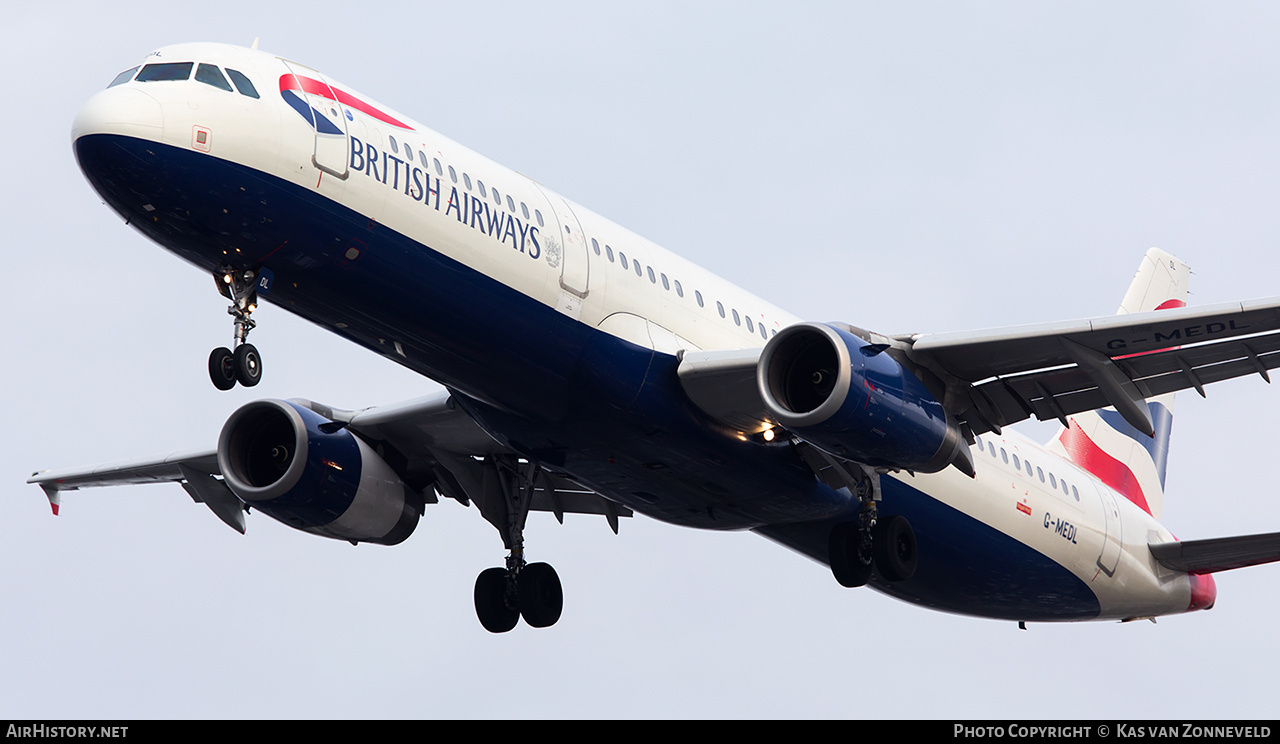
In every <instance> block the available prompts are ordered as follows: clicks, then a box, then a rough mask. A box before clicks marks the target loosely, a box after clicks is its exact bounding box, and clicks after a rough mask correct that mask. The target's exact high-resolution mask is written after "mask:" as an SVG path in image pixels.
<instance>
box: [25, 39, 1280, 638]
mask: <svg viewBox="0 0 1280 744" xmlns="http://www.w3.org/2000/svg"><path fill="white" fill-rule="evenodd" d="M273 89H274V90H278V91H279V95H278V96H276V95H265V94H261V93H259V91H271V90H273ZM72 143H73V149H74V154H75V158H76V160H77V162H78V164H79V166H80V169H81V171H82V172H83V173H84V176H85V178H86V179H87V180H88V182H89V184H90V186H91V187H92V188H93V189H94V190H95V191H96V192H97V194H98V195H99V196H100V197H101V199H102V201H103V202H105V203H106V204H107V206H108V207H109V208H110V209H112V210H113V211H115V212H116V213H117V214H118V215H119V216H120V217H121V218H122V220H123V222H124V223H125V224H126V225H128V226H129V227H131V228H133V229H134V230H136V231H137V232H139V233H141V234H142V235H143V236H144V237H145V238H147V239H148V240H150V241H151V242H153V243H155V244H156V245H158V246H160V247H161V248H163V249H164V250H166V251H169V252H171V253H173V254H176V255H177V256H179V257H181V258H182V259H184V260H185V261H186V262H187V263H189V264H190V265H192V266H193V267H195V268H196V269H197V270H199V271H202V272H205V273H206V274H208V275H209V276H211V277H213V279H214V282H215V285H216V287H217V290H218V292H219V293H221V295H222V296H223V297H224V298H225V299H226V300H227V301H228V302H229V303H230V306H229V314H230V316H231V329H230V330H231V336H230V343H229V344H228V345H227V346H219V347H218V348H215V349H213V351H212V352H211V353H210V355H209V359H208V372H209V376H210V380H211V381H212V382H213V384H214V385H215V386H216V387H217V388H219V389H222V390H229V389H231V388H234V387H236V386H243V387H252V386H254V385H256V384H257V383H258V381H259V380H260V379H261V378H262V375H263V370H264V364H263V356H264V355H263V353H262V352H261V351H260V350H259V349H258V348H256V347H255V346H254V345H253V344H251V343H250V340H249V337H250V335H251V333H252V331H253V330H254V328H255V326H256V325H257V320H256V319H255V317H254V312H255V311H256V309H257V307H258V306H259V304H260V303H261V302H270V303H272V304H274V305H277V306H278V307H280V308H283V309H285V310H287V311H288V312H291V313H294V314H295V315H298V316H299V317H302V318H305V319H307V320H309V321H312V322H313V323H315V324H316V325H317V326H319V327H321V328H325V329H327V330H329V331H331V332H332V333H334V334H335V335H337V336H338V337H340V338H341V339H343V340H345V341H348V342H350V343H351V344H353V345H354V346H356V347H360V348H363V349H365V350H367V351H369V352H371V353H375V354H379V355H381V356H384V357H386V358H388V359H391V360H394V361H395V362H396V363H398V364H400V365H402V366H403V367H405V368H406V369H409V370H411V371H413V372H415V373H417V374H420V375H422V376H423V377H424V378H426V379H429V380H433V381H435V382H437V383H439V384H440V385H442V386H443V388H444V390H443V392H440V393H438V394H434V395H428V396H425V397H422V398H418V399H415V400H409V401H405V402H403V403H398V404H393V405H386V406H378V407H373V408H365V409H359V410H343V409H338V408H333V407H331V406H327V405H324V404H322V403H317V402H314V401H310V400H307V399H303V398H295V399H290V400H275V399H266V400H258V401H254V402H252V403H249V404H247V405H244V406H241V407H240V408H239V409H238V410H236V411H235V412H234V413H233V414H232V415H231V416H230V418H228V419H227V420H226V422H225V423H224V424H223V426H222V430H221V434H220V436H219V437H218V438H217V441H216V442H194V443H192V445H193V447H194V448H193V449H189V450H185V451H182V452H180V453H178V454H175V455H169V456H165V457H143V458H139V459H135V460H130V461H126V462H119V463H114V464H111V465H107V466H96V467H87V468H74V467H73V468H68V469H64V470H53V471H40V472H38V473H36V474H35V475H33V476H32V478H31V479H30V481H29V482H30V483H33V484H36V485H39V486H40V487H41V488H42V489H43V490H44V492H45V494H46V495H47V496H48V499H49V502H50V505H51V506H52V508H53V511H54V513H55V514H57V513H58V511H59V509H60V506H61V505H63V504H65V503H69V502H68V501H67V499H66V498H65V494H66V493H67V492H74V491H76V490H78V489H80V488H87V487H93V486H107V485H130V484H142V483H155V482H169V483H176V484H178V485H180V486H181V487H182V489H183V490H185V491H186V492H187V493H188V494H189V495H190V496H191V497H192V498H193V499H194V500H195V501H196V502H198V503H201V504H204V505H205V506H207V507H208V508H209V509H210V511H211V512H213V514H214V515H215V516H216V517H217V518H218V519H219V520H221V521H222V522H224V523H225V524H227V525H228V526H230V527H231V528H232V529H235V530H236V531H238V532H240V533H244V532H246V530H247V525H248V515H249V514H250V513H256V514H261V515H265V516H266V517H269V518H271V519H272V520H275V521H278V522H281V523H283V524H285V525H288V526H289V527H292V528H295V529H297V530H301V531H304V532H308V533H311V534H314V535H316V536H319V537H325V538H329V539H334V540H344V541H347V542H351V543H353V544H354V543H375V544H380V545H387V546H391V545H396V544H399V543H400V542H403V541H404V540H407V539H409V538H411V537H412V535H413V533H414V532H415V530H416V528H417V526H418V524H419V523H420V522H421V521H422V520H423V519H426V518H437V516H438V517H439V518H451V517H448V516H447V515H443V514H441V515H436V514H431V515H430V516H428V514H427V512H428V509H427V507H428V506H429V505H433V504H436V503H438V502H439V501H440V500H442V499H452V500H455V501H458V502H460V503H463V504H468V505H473V506H475V507H476V509H475V510H474V511H478V512H479V514H480V516H482V517H483V518H484V519H485V520H486V521H487V522H488V523H490V524H491V525H493V526H494V527H495V528H496V530H497V532H498V536H497V537H498V539H496V540H494V543H493V548H494V553H495V555H494V560H493V564H494V565H492V566H491V567H489V568H487V569H485V570H483V571H480V572H479V575H478V577H477V579H476V582H475V585H474V591H473V593H472V596H471V601H472V602H474V605H475V611H476V614H477V617H478V619H479V621H480V623H481V624H482V625H483V626H484V627H485V628H486V629H488V630H489V631H492V632H495V633H500V632H506V631H510V630H512V629H513V628H514V627H515V626H516V625H517V624H518V623H520V622H521V621H523V622H524V623H525V624H526V625H529V626H532V627H546V626H549V625H552V624H554V623H556V622H557V620H558V619H559V618H560V615H561V611H562V609H563V606H564V601H563V596H564V591H565V589H564V587H563V586H562V585H561V582H560V578H559V575H558V574H557V572H556V570H555V569H554V568H552V566H550V565H549V564H547V563H545V562H542V561H539V560H537V555H538V553H539V551H540V549H541V547H542V544H541V540H543V539H547V538H545V537H540V538H539V540H538V541H533V540H527V539H526V533H525V525H526V521H527V519H528V518H529V516H530V514H531V513H533V512H550V513H551V514H553V515H555V517H556V518H557V519H561V520H562V519H563V518H564V514H565V513H572V514H578V515H588V516H589V517H590V518H595V519H599V520H602V521H603V523H604V524H606V525H608V527H609V528H610V529H612V530H613V531H614V532H617V531H618V530H619V529H620V525H621V524H622V522H623V521H624V520H625V519H626V518H629V517H632V516H633V515H635V514H637V513H638V514H641V515H645V516H648V517H652V518H654V519H657V520H660V521H663V522H667V523H669V524H671V525H673V526H678V527H688V528H696V529H703V530H750V531H752V532H755V533H756V534H758V535H760V536H761V537H764V538H766V539H768V540H771V541H773V542H775V543H778V544H779V545H782V546H785V547H786V548H788V549H791V550H793V551H796V552H799V553H801V554H803V555H805V556H808V557H809V558H811V559H813V561H814V562H816V563H817V564H820V565H821V566H823V567H824V569H823V570H829V571H830V573H831V577H832V579H834V581H832V582H831V587H832V589H831V590H832V591H841V590H842V589H839V588H838V587H845V588H854V587H869V588H871V589H873V590H875V591H878V592H883V593H885V594H888V595H890V596H893V597H896V598H898V599H901V600H903V601H905V602H910V603H912V604H916V605H919V606H922V607H926V608H929V609H934V610H941V611H944V612H952V613H960V614H965V615H972V616H978V617H985V618H993V619H998V620H1007V621H1012V622H1018V623H1027V622H1059V621H1076V620H1119V621H1123V620H1132V619H1135V618H1147V617H1155V616H1158V615H1168V614H1175V613H1183V612H1188V611H1191V610H1205V609H1209V608H1211V607H1213V605H1214V603H1215V601H1216V591H1217V590H1216V586H1215V584H1214V581H1213V578H1212V576H1211V574H1213V573H1214V572H1217V571H1223V570H1229V569H1234V568H1240V567H1243V566H1250V565H1255V564H1259V563H1267V562H1273V561H1276V560H1280V535H1277V534H1262V535H1250V536H1243V537H1222V538H1209V539H1197V540H1179V539H1177V538H1175V537H1174V535H1173V534H1172V533H1171V532H1170V531H1169V530H1168V529H1167V528H1166V527H1165V526H1164V525H1162V524H1161V522H1160V517H1161V512H1162V507H1163V503H1164V495H1165V490H1166V485H1167V484H1166V476H1167V464H1168V459H1169V455H1170V448H1169V447H1170V441H1171V436H1172V430H1173V401H1174V396H1175V394H1176V393H1177V392H1178V391H1181V390H1188V389H1193V390H1195V391H1197V392H1198V393H1200V394H1201V395H1203V394H1204V389H1205V387H1206V386H1208V385H1211V384H1215V383H1218V382H1221V381H1223V380H1227V379H1232V378H1236V377H1249V376H1252V375H1258V376H1260V377H1262V378H1263V379H1264V380H1266V381H1268V382H1269V381H1270V379H1269V374H1268V373H1269V370H1271V369H1274V368H1276V367H1278V366H1280V299H1277V298H1272V299H1265V300H1257V301H1247V302H1230V303H1223V304H1216V305H1208V306H1203V307H1192V306H1187V305H1186V297H1187V286H1188V279H1189V275H1190V270H1189V269H1188V267H1187V265H1186V264H1184V263H1183V262H1181V261H1180V260H1178V259H1177V258H1175V257H1173V256H1171V255H1169V254H1167V253H1164V252H1162V251H1160V250H1158V249H1154V248H1153V249H1151V250H1149V251H1147V252H1146V254H1145V255H1143V256H1142V258H1141V261H1140V264H1139V269H1138V272H1137V274H1136V275H1135V276H1134V278H1133V280H1132V281H1131V283H1130V285H1129V289H1128V291H1127V293H1126V294H1125V295H1124V299H1123V300H1122V302H1121V306H1120V312H1119V313H1117V314H1115V315H1105V314H1104V315H1099V316H1097V317H1093V318H1088V319H1085V320H1079V321H1068V322H1060V323H1049V324H1042V325H1010V326H1007V327H1000V328H992V329H986V330H978V331H969V332H962V333H937V334H926V333H892V334H885V333H881V332H877V331H872V330H868V329H865V328H862V327H859V326H856V325H852V324H849V323H843V322H813V321H808V320H805V319H804V318H801V317H798V316H795V315H793V314H791V313H789V312H788V311H787V310H785V309H783V308H781V307H778V306H776V305H773V304H772V303H770V302H769V301H768V300H766V299H763V298H762V297H760V296H757V295H755V294H753V293H751V292H748V291H746V290H744V289H742V288H740V287H737V286H735V285H734V284H732V283H731V282H729V281H727V280H725V279H723V278H721V277H719V276H717V275H715V274H714V273H712V272H711V271H708V270H707V269H705V268H703V267H701V266H698V265H695V264H693V263H692V262H690V261H688V260H686V259H684V258H681V257H680V256H678V255H676V254H674V253H672V252H670V251H668V250H666V249H664V248H662V247H660V246H658V245H656V244H655V243H653V242H651V241H648V240H645V239H644V238H642V237H640V236H638V235H636V234H635V233H633V232H631V231H629V230H627V229H625V228H623V227H621V226H619V225H617V224H615V223H613V222H611V221H609V220H608V219H606V218H604V217H602V216H601V215H598V214H596V213H594V212H592V211H591V210H589V209H587V208H586V207H584V206H582V205H579V204H577V203H574V202H572V201H570V200H569V199H567V198H565V197H563V196H561V195H559V194H557V193H555V192H553V191H551V190H549V189H547V188H546V187H544V186H542V185H541V184H539V183H538V182H536V181H534V180H532V179H530V178H527V177H525V176H523V175H521V174H520V173H518V172H516V171H514V170H511V169H509V168H507V167H504V166H503V165H501V164H499V163H497V162H495V161H493V160H490V159H488V158H486V157H484V156H482V155H480V154H478V153H476V152H473V151H472V150H470V149H468V148H467V147H465V146H463V145H461V144H459V143H457V142H454V141H453V140H451V139H448V138H447V137H445V136H443V135H441V134H439V133H437V132H435V131H433V130H432V129H431V128H429V127H427V126H425V125H423V124H420V123H418V122H416V121H414V120H412V119H410V118H409V117H408V116H405V115H403V114H400V113H398V112H396V111H393V110H392V109H390V108H388V107H386V106H383V105H381V104H378V103H375V102H373V101H371V100H370V99H368V98H367V97H365V96H362V95H360V94H358V93H356V92H354V90H353V89H352V88H350V87H348V86H346V85H344V84H342V83H339V82H338V81H336V80H335V79H333V78H331V77H329V76H327V75H325V74H322V73H320V72H319V71H316V70H312V69H310V68H307V67H304V66H302V65H300V64H298V63H296V62H292V61H289V60H286V59H284V58H281V57H278V56H275V55H272V54H268V53H266V52H263V51H259V50H257V49H256V48H255V49H244V48H241V47H235V46H228V45H222V44H182V45H177V46H171V47H165V48H163V49H160V50H158V51H156V52H153V53H151V54H150V55H147V56H146V57H145V58H144V59H143V60H142V62H141V63H140V64H139V65H138V66H137V67H134V68H132V69H130V70H127V71H125V72H124V73H121V74H120V75H118V76H116V78H115V79H114V80H113V81H112V82H111V84H110V85H109V86H107V88H106V89H104V90H102V91H100V92H99V93H97V94H96V95H94V96H93V97H92V98H90V99H89V100H88V101H87V102H86V103H85V104H84V106H83V108H82V109H81V110H80V112H79V113H78V114H77V116H76V118H75V122H74V124H73V126H72ZM1135 257H1136V256H1135ZM1047 260H1049V259H1048V258H1046V261H1047ZM797 265H798V264H797ZM1121 288H1122V287H1121V286H1120V282H1117V286H1116V290H1117V292H1119V291H1120V289H1121ZM193 384H195V381H193ZM201 384H203V383H201ZM1193 402H1194V403H1195V404H1196V405H1204V403H1202V402H1200V401H1199V400H1195V401H1193ZM1030 418H1036V419H1040V420H1043V421H1057V422H1059V424H1060V426H1061V429H1060V430H1059V431H1058V432H1057V433H1056V434H1055V435H1054V436H1053V437H1052V438H1051V439H1050V440H1049V441H1048V442H1047V443H1040V442H1036V441H1033V440H1031V439H1029V438H1027V437H1024V436H1021V435H1020V434H1018V433H1017V432H1016V431H1014V428H1013V427H1014V425H1016V424H1018V423H1019V422H1022V421H1025V420H1027V419H1030ZM162 427H163V424H162V423H157V426H156V429H155V430H154V432H152V433H151V434H152V436H153V438H155V439H156V442H157V445H158V446H159V445H160V444H161V442H163V436H162V435H161V434H160V433H159V432H161V431H163V428H162ZM145 435H146V433H145V432H144V433H142V434H139V436H145ZM175 491H176V489H175ZM535 518H541V517H535ZM1192 527H1194V525H1193V526H1192ZM499 546H500V548H499ZM457 599H458V601H464V599H465V598H462V597H459V598H457ZM674 611H675V610H673V612H674Z"/></svg>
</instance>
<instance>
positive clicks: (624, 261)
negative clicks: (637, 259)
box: [618, 251, 630, 270]
mask: <svg viewBox="0 0 1280 744" xmlns="http://www.w3.org/2000/svg"><path fill="white" fill-rule="evenodd" d="M618 258H620V259H622V268H623V269H624V270H626V269H628V268H630V267H629V266H627V254H625V253H623V252H622V251H618Z"/></svg>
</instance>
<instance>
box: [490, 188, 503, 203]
mask: <svg viewBox="0 0 1280 744" xmlns="http://www.w3.org/2000/svg"><path fill="white" fill-rule="evenodd" d="M489 190H490V191H492V192H493V203H494V204H497V205H498V206H499V207H501V206H502V197H501V196H498V190H497V189H489Z"/></svg>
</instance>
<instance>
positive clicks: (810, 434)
mask: <svg viewBox="0 0 1280 744" xmlns="http://www.w3.org/2000/svg"><path fill="white" fill-rule="evenodd" d="M885 348H886V347H885V346H883V345H877V344H871V343H868V342H866V341H864V340H862V339H860V338H858V337H857V336H855V335H853V334H852V333H850V332H849V331H847V330H844V329H842V328H840V327H838V326H834V325H828V324H825V323H800V324H797V325H793V326H789V327H787V328H784V329H783V330H781V331H779V332H778V335H777V336H774V337H773V338H771V339H770V340H769V343H768V344H767V345H766V346H765V348H764V351H763V352H762V353H761V355H760V362H759V365H758V366H757V368H756V382H757V384H758V385H759V388H760V395H761V397H762V398H763V399H764V403H765V406H766V407H767V408H768V409H769V413H770V414H772V415H773V417H774V419H775V420H776V421H777V422H778V423H779V424H781V425H783V426H785V427H786V428H787V429H790V430H791V431H792V432H794V433H795V434H796V435H797V436H799V437H801V438H802V439H804V440H805V441H807V442H809V443H810V444H812V445H814V446H815V447H818V448H819V449H821V450H823V451H825V452H827V453H828V454H831V455H834V456H836V457H841V458H845V459H849V460H855V461H857V462H861V463H865V464H867V465H872V466H877V467H893V468H904V469H907V470H912V471H918V472H924V473H933V472H937V471H939V470H942V469H943V468H945V467H947V465H949V464H951V463H952V462H953V461H957V458H959V461H960V462H967V461H968V458H967V457H966V456H965V455H967V452H965V453H963V454H962V452H961V450H962V449H963V448H964V447H965V442H964V439H963V437H962V435H961V434H960V431H959V428H958V427H957V426H956V424H955V422H954V421H953V420H952V419H951V418H949V417H948V415H947V412H946V410H944V409H943V407H942V404H941V403H939V402H938V400H937V399H936V398H934V396H933V394H932V393H931V392H929V389H928V388H926V387H925V385H924V383H923V382H921V381H920V380H919V378H917V377H916V376H915V375H914V374H913V373H912V372H911V370H910V369H908V368H906V367H904V366H903V365H902V364H900V363H899V362H898V361H897V360H896V359H894V358H893V357H892V356H890V355H889V354H887V353H885ZM970 467H972V466H970Z"/></svg>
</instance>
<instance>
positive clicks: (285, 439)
mask: <svg viewBox="0 0 1280 744" xmlns="http://www.w3.org/2000/svg"><path fill="white" fill-rule="evenodd" d="M218 466H219V467H220V468H221V470H222V477H223V479H224V480H225V481H226V484H227V487H229V488H230V489H231V492H232V493H234V494H235V495H236V496H237V497H238V498H239V499H240V500H241V501H243V502H245V503H246V504H249V505H250V506H252V507H253V508H255V509H257V510H258V511H260V512H262V513H264V514H266V515H268V516H270V517H272V518H274V519H277V520H279V521H281V522H284V523H285V524H287V525H289V526H290V527H294V528H296V529H299V530H303V531H304V532H311V533H314V534H317V535H323V536H324V537H332V538H334V539H337V540H348V541H355V542H370V543H379V544H382V545H395V544H396V543H399V542H402V541H404V540H405V539H406V538H407V537H409V535H410V534H412V533H413V530H414V528H415V527H417V526H418V516H419V510H418V508H417V506H418V505H417V504H415V503H414V502H413V500H412V499H411V497H410V496H409V495H408V494H409V493H410V492H409V490H408V489H407V488H406V487H405V485H404V483H403V482H402V481H401V480H400V477H399V476H398V475H396V473H395V471H394V470H392V469H391V467H390V466H389V465H387V463H386V462H385V461H383V459H382V458H381V457H379V456H378V453H376V452H374V451H373V449H372V448H370V447H369V445H367V444H365V443H364V442H363V441H361V440H360V438H359V437H357V436H355V435H354V434H352V433H351V432H349V431H347V430H346V429H345V428H342V427H341V426H338V425H336V424H334V423H333V422H332V421H329V420H328V419H326V418H324V417H323V416H321V415H319V414H318V413H316V412H314V411H312V410H311V409H309V408H306V407H305V406H302V405H300V404H298V403H294V402H292V401H281V400H259V401H255V402H253V403H250V404H248V405H246V406H243V407H241V408H240V409H238V410H237V411H236V412H235V413H233V414H231V418H229V419H227V423H226V424H225V425H223V427H222V435H221V436H220V437H219V438H218Z"/></svg>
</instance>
